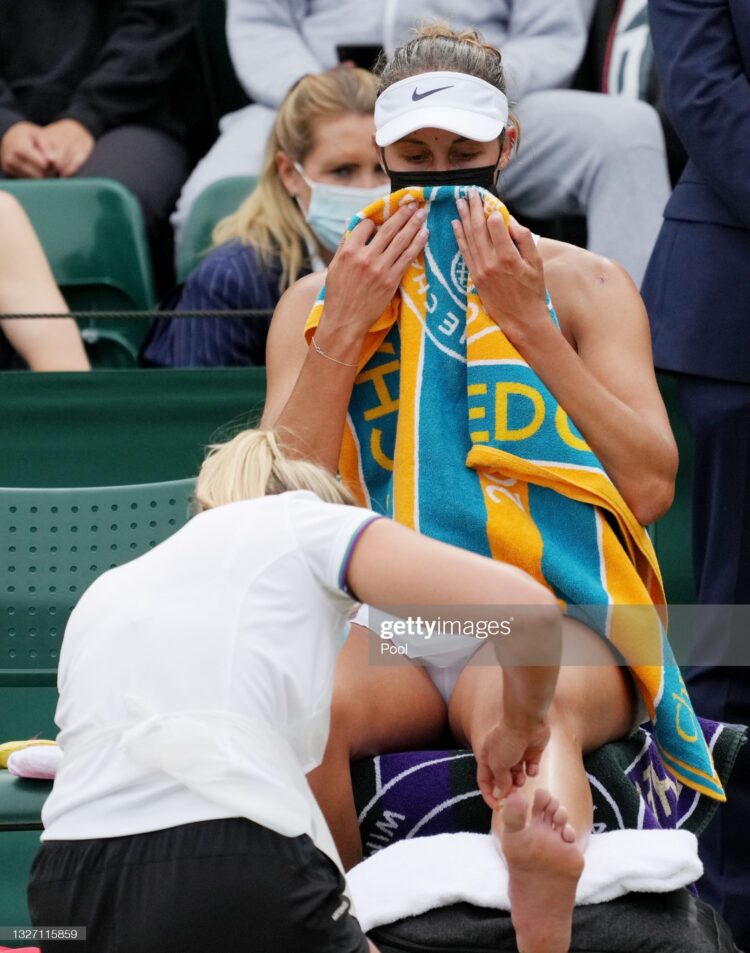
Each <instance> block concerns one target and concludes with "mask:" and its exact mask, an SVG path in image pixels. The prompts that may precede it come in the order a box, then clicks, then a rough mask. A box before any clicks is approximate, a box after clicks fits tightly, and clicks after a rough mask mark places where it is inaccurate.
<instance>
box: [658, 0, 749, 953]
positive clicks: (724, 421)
mask: <svg viewBox="0 0 750 953" xmlns="http://www.w3.org/2000/svg"><path fill="white" fill-rule="evenodd" d="M649 15H650V21H651V33H652V37H653V44H654V49H655V52H656V64H657V69H658V72H659V76H660V80H661V82H662V84H663V90H664V101H665V105H666V109H667V112H668V115H669V117H670V119H671V120H672V122H673V123H674V126H675V129H676V131H677V133H678V135H679V137H680V139H681V140H682V142H683V144H684V146H685V147H686V149H687V152H688V154H689V162H688V164H687V167H686V168H685V171H684V173H683V175H682V177H681V178H680V180H679V182H678V184H677V186H676V188H675V190H674V193H673V195H672V197H671V199H670V201H669V203H668V204H667V207H666V209H665V212H664V219H665V221H664V224H663V227H662V230H661V233H660V235H659V239H658V241H657V244H656V248H655V250H654V253H653V256H652V258H651V261H650V264H649V267H648V270H647V273H646V278H645V281H644V285H643V289H642V293H643V297H644V299H645V301H646V305H647V307H648V310H649V313H650V316H651V322H652V332H653V339H654V357H655V361H656V366H657V367H658V368H660V369H662V370H667V371H672V372H674V373H676V374H677V375H678V379H679V391H680V399H681V403H682V408H683V411H684V413H685V415H686V418H687V421H688V424H689V427H690V430H691V432H692V436H693V440H694V447H695V473H694V499H693V550H694V552H693V560H694V570H695V582H696V594H697V601H698V603H700V604H701V606H702V609H701V613H700V617H699V618H700V625H699V627H698V636H697V643H696V646H695V652H694V661H695V662H696V663H697V664H696V667H694V668H692V669H691V671H690V673H689V676H688V683H689V687H690V694H691V697H692V698H693V701H694V704H695V707H696V710H697V711H699V712H700V713H701V714H703V715H705V716H707V717H710V718H717V719H721V720H724V721H730V722H737V723H742V724H748V723H750V669H749V668H746V667H741V666H739V665H736V664H735V663H736V662H737V661H738V660H740V659H741V658H742V656H743V654H744V658H745V660H746V659H747V649H746V648H745V649H744V652H743V644H742V643H743V640H744V639H747V638H748V637H749V636H748V634H747V632H742V631H732V628H731V627H730V626H728V625H727V620H728V618H729V617H730V615H731V612H730V610H728V609H720V610H716V609H714V608H708V607H715V606H729V605H739V604H747V603H750V508H749V507H748V501H747V495H748V489H749V488H750V301H749V300H748V292H747V287H748V285H747V278H748V275H750V2H748V0H650V3H649ZM740 628H741V627H740V626H739V625H737V624H735V626H734V629H736V630H739V629H740ZM727 795H728V798H729V801H728V804H727V805H726V806H724V807H722V808H720V809H719V811H718V812H717V816H716V818H715V819H714V821H713V822H712V824H711V825H710V827H709V828H708V830H707V831H706V834H705V837H704V839H703V840H702V845H703V860H704V863H705V867H706V873H705V876H704V878H703V879H702V880H701V882H700V885H699V887H700V889H701V893H702V895H703V897H704V899H707V900H709V902H711V903H712V904H713V905H714V906H715V907H716V908H717V909H718V910H719V911H720V912H721V913H723V914H724V916H725V917H726V919H727V921H728V922H729V924H730V926H732V928H733V929H734V931H735V934H736V941H737V943H738V945H739V946H740V947H741V948H743V949H744V948H746V947H750V905H748V903H747V898H748V896H750V862H749V861H748V858H750V752H748V748H745V750H744V752H743V753H741V755H740V758H739V759H738V762H737V765H736V768H735V773H734V776H733V782H732V784H731V785H730V787H729V789H728V792H727Z"/></svg>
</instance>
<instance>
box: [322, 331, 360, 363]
mask: <svg viewBox="0 0 750 953" xmlns="http://www.w3.org/2000/svg"><path fill="white" fill-rule="evenodd" d="M310 343H311V344H312V346H313V347H314V348H315V350H316V351H317V352H318V354H320V356H321V357H324V358H325V359H326V360H327V361H333V363H334V364H341V366H342V367H359V365H358V364H349V363H347V361H340V360H339V359H338V358H336V357H331V355H330V354H326V352H325V351H323V350H322V349H321V347H320V345H319V344H318V342H317V341H316V340H315V335H314V334H313V336H312V340H311V341H310Z"/></svg>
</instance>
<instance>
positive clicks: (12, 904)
mask: <svg viewBox="0 0 750 953" xmlns="http://www.w3.org/2000/svg"><path fill="white" fill-rule="evenodd" d="M193 487H194V480H193V479H187V480H174V481H169V482H166V483H151V484H145V485H138V486H109V487H85V488H62V489H59V488H55V489H0V578H1V579H2V580H3V581H2V583H0V741H17V740H22V739H26V738H29V737H33V736H35V735H41V736H43V737H47V738H54V737H55V735H56V733H57V732H56V728H55V726H54V711H55V706H56V704H57V692H56V689H55V687H54V686H55V682H56V678H57V664H58V657H59V652H60V645H61V642H62V635H63V631H64V629H65V625H66V622H67V619H68V616H69V615H70V612H71V610H72V608H73V606H74V605H75V603H76V602H77V601H78V599H79V598H80V596H81V594H82V593H83V591H84V590H85V589H86V588H87V587H88V586H89V585H90V583H91V582H92V581H93V580H94V579H95V578H96V577H97V576H98V575H99V574H100V573H102V572H104V571H106V570H107V569H109V568H111V567H113V566H117V565H120V564H122V563H124V562H127V561H129V560H130V559H134V558H135V557H136V556H139V555H141V553H144V552H146V551H148V549H150V548H151V547H153V546H155V545H156V544H157V543H159V542H161V541H162V540H163V539H165V538H166V537H167V536H170V535H171V534H172V533H173V532H175V531H176V530H177V529H179V527H180V526H182V525H183V524H184V523H185V522H186V520H187V517H188V505H189V498H190V495H191V493H192V491H193ZM49 788H50V785H49V783H48V782H44V781H31V780H24V779H21V778H15V777H13V776H11V775H9V774H8V772H7V771H4V770H0V924H18V925H23V924H26V923H28V912H27V910H26V882H27V880H28V873H29V868H30V865H31V861H32V860H33V857H34V854H35V852H36V849H37V847H38V844H39V831H40V830H41V822H40V812H41V807H42V804H43V803H44V799H45V797H46V795H47V793H48V792H49Z"/></svg>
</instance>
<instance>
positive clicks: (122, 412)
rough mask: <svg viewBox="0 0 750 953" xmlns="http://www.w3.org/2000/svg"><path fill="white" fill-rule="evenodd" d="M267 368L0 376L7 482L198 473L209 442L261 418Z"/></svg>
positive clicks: (140, 479)
mask: <svg viewBox="0 0 750 953" xmlns="http://www.w3.org/2000/svg"><path fill="white" fill-rule="evenodd" d="M265 384H266V370H265V368H264V367H247V368H234V367H232V368H229V367H222V368H200V369H177V370H145V369H134V370H101V371H92V372H91V373H88V374H87V373H76V372H70V373H59V374H56V373H48V374H29V373H27V372H24V371H6V372H4V373H3V374H0V406H1V407H2V408H3V412H2V414H0V446H2V448H3V452H2V453H0V486H108V485H109V486H114V485H116V484H125V483H152V482H157V481H159V480H169V479H172V478H177V477H190V476H195V474H196V473H197V472H198V468H199V467H200V464H201V461H202V460H203V456H204V453H205V448H206V446H207V445H208V444H209V443H212V442H216V441H218V440H222V439H226V438H227V437H228V436H232V435H234V433H236V432H237V431H239V430H241V429H243V428H244V427H250V426H253V425H254V424H255V423H257V421H258V418H259V416H260V413H261V410H262V408H263V401H264V398H265Z"/></svg>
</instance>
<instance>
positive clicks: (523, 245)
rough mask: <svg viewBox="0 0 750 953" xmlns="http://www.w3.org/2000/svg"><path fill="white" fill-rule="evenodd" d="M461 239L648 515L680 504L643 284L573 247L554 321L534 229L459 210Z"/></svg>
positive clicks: (510, 331) (538, 361)
mask: <svg viewBox="0 0 750 953" xmlns="http://www.w3.org/2000/svg"><path fill="white" fill-rule="evenodd" d="M459 215H460V218H461V225H460V226H459V228H458V229H457V237H458V239H459V245H460V247H461V250H462V253H463V255H464V257H465V258H466V260H467V263H468V265H469V269H470V271H471V273H472V276H473V278H474V280H475V282H476V285H477V289H478V290H479V294H480V296H481V298H482V301H483V303H484V305H485V307H486V308H487V311H488V313H489V314H490V316H491V317H492V318H493V320H494V321H495V322H496V323H497V324H498V325H499V326H500V327H501V328H502V330H503V331H504V332H505V334H506V335H507V336H508V338H509V340H510V341H511V342H512V343H513V344H514V346H515V347H516V348H517V349H518V351H519V352H520V353H521V354H522V356H523V357H524V358H525V359H526V360H527V361H528V363H529V364H530V366H531V367H533V369H534V370H535V371H536V372H537V374H539V376H540V378H541V379H542V380H543V381H544V383H545V384H546V385H547V387H548V388H549V389H550V391H551V392H552V393H553V394H554V396H555V398H556V399H557V401H558V402H559V403H560V405H561V406H562V407H563V408H564V409H565V411H566V412H567V414H568V415H569V416H570V418H571V419H572V420H573V422H574V423H575V425H576V427H577V428H578V429H579V430H580V432H581V433H582V434H583V437H584V439H585V440H586V442H587V443H588V444H589V446H590V447H591V449H592V450H593V452H594V453H595V454H596V456H597V457H598V458H599V460H600V461H601V463H602V466H603V467H604V469H605V470H606V472H607V473H608V474H609V476H610V478H611V480H612V482H613V483H614V484H615V486H616V487H617V489H618V490H619V491H620V493H621V495H622V497H623V499H624V500H625V502H626V503H627V504H628V506H629V507H630V508H631V510H632V511H633V513H634V515H635V516H636V518H637V519H638V520H639V522H641V523H643V524H646V523H650V522H652V521H653V520H655V519H657V518H658V517H659V516H660V515H661V514H662V513H664V512H665V511H666V510H667V509H668V508H669V506H670V505H671V502H672V496H673V492H674V477H675V473H676V469H677V449H676V445H675V442H674V437H673V436H672V431H671V428H670V426H669V420H668V418H667V413H666V410H665V409H664V404H663V402H662V399H661V395H660V394H659V389H658V386H657V383H656V377H655V374H654V368H653V360H652V357H651V342H650V335H649V328H648V320H647V318H646V312H645V309H644V307H643V303H642V301H641V299H640V296H639V295H638V292H637V290H636V288H635V285H633V283H632V282H631V281H630V279H629V278H628V277H627V275H626V274H625V273H624V272H623V271H622V269H620V268H619V266H617V265H615V264H614V263H613V262H609V261H607V260H606V259H602V258H598V257H597V256H593V255H590V254H589V253H588V252H584V251H580V250H578V251H576V250H574V249H570V253H569V258H568V260H567V261H565V262H563V263H562V264H560V266H559V271H560V272H561V273H562V277H561V278H559V279H558V283H557V285H556V287H555V288H554V289H553V291H554V294H555V304H556V307H557V308H558V309H559V310H558V314H559V316H560V319H561V326H562V325H563V322H564V323H565V325H566V330H567V331H568V332H569V333H568V336H567V337H566V335H565V334H563V333H562V332H561V331H560V330H559V329H558V328H556V327H555V326H554V324H553V323H552V322H551V321H550V319H549V314H548V313H547V308H546V303H545V271H544V265H543V262H542V259H541V257H540V254H539V252H538V251H537V249H536V247H535V245H534V241H533V238H532V236H531V233H530V232H529V231H528V229H525V228H521V227H520V226H519V225H518V224H516V223H514V224H512V225H511V230H510V232H509V231H508V230H507V229H506V228H505V225H504V224H503V221H502V218H501V216H500V215H492V216H490V218H489V219H488V220H487V221H486V222H485V219H484V213H483V211H482V208H481V203H480V202H479V200H478V199H477V200H472V205H471V208H469V207H466V206H465V207H463V208H459Z"/></svg>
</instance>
